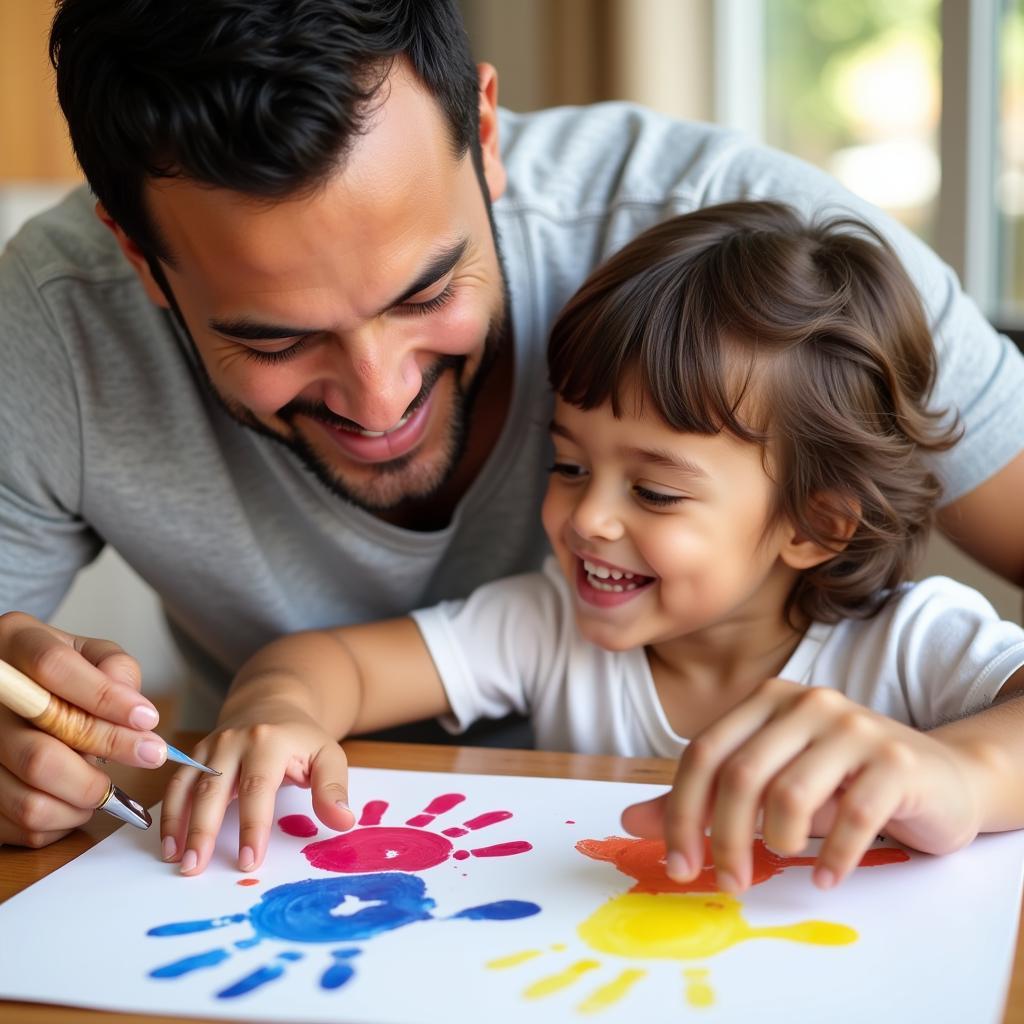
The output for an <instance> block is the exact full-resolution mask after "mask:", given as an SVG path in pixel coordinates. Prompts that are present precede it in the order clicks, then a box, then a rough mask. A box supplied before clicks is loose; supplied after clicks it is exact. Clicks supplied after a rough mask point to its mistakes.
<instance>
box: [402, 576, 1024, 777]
mask: <svg viewBox="0 0 1024 1024" xmlns="http://www.w3.org/2000/svg"><path fill="white" fill-rule="evenodd" d="M572 601H573V598H572V595H571V594H570V592H569V588H568V585H567V584H566V582H565V579H564V577H563V576H562V573H561V571H560V570H559V568H558V564H557V562H555V560H554V559H553V558H549V559H548V560H547V562H546V563H545V565H544V569H543V571H542V572H538V573H528V574H525V575H521V576H512V577H509V578H507V579H502V580H497V581H496V582H494V583H490V584H487V585H486V586H483V587H481V588H480V589H478V590H476V591H475V592H474V593H473V594H471V595H470V596H469V597H468V598H467V599H465V600H461V601H445V602H442V603H441V604H438V605H435V606H434V607H432V608H426V609H421V610H420V611H417V612H414V613H413V618H414V619H415V620H416V623H417V625H418V626H419V629H420V632H421V633H422V634H423V637H424V639H425V641H426V643H427V646H428V648H429V649H430V654H431V656H432V657H433V659H434V663H435V664H436V666H437V668H438V671H439V673H440V675H441V679H442V681H443V683H444V686H445V689H446V691H447V693H448V699H449V702H450V703H451V706H452V715H451V716H450V717H446V718H445V719H443V724H444V725H445V727H446V728H448V729H450V730H451V731H452V732H460V731H462V730H463V729H465V728H467V727H468V726H469V725H470V724H472V723H473V722H474V721H476V720H477V719H478V718H484V717H487V718H498V717H501V716H502V715H505V714H507V713H508V712H510V711H518V712H519V713H521V714H524V715H529V716H530V717H531V719H532V721H533V729H534V735H535V738H536V743H537V746H538V747H539V748H541V749H543V750H567V751H577V752H580V753H588V754H620V755H625V756H630V757H652V756H653V757H673V758H674V757H678V756H679V754H680V752H681V751H682V749H683V747H684V746H685V745H686V742H687V738H686V737H682V736H679V735H677V734H676V733H675V732H674V731H673V730H672V728H671V726H670V725H669V723H668V720H667V719H666V717H665V713H664V711H663V710H662V707H661V703H660V701H659V700H658V695H657V693H656V691H655V687H654V680H653V678H652V676H651V671H650V668H649V666H648V663H647V657H646V654H645V653H644V651H643V649H641V648H636V649H634V650H630V651H605V650H603V649H602V648H600V647H597V646H596V645H594V644H592V643H590V642H589V641H587V640H585V639H583V638H582V637H581V636H580V635H579V633H578V632H577V630H576V625H575V621H574V618H573V606H572ZM1022 665H1024V629H1021V627H1020V626H1017V625H1015V624H1014V623H1012V622H1005V621H1002V620H1000V618H999V616H998V615H997V614H996V612H995V609H993V608H992V606H991V605H990V604H989V603H988V601H986V600H985V598H984V597H982V596H981V594H979V593H978V592H977V591H975V590H972V589H971V588H969V587H965V586H964V585H963V584H960V583H956V582H954V581H953V580H950V579H947V578H945V577H942V576H936V577H932V578H930V579H926V580H923V581H922V582H920V583H916V584H906V585H904V586H903V587H901V588H900V590H899V591H898V593H897V594H896V595H895V596H894V597H893V598H892V600H890V601H889V602H888V603H887V604H886V605H885V606H884V607H883V608H882V610H881V611H879V612H878V613H877V614H876V615H875V616H874V617H873V618H870V619H866V620H860V619H845V620H843V621H841V622H838V623H836V624H834V625H827V624H825V623H820V622H815V623H813V624H812V625H811V627H810V628H809V629H808V630H807V633H806V634H805V635H804V638H803V640H801V642H800V644H799V646H798V647H797V649H796V650H795V651H794V652H793V655H792V657H791V658H790V659H789V661H788V662H787V663H786V666H785V667H784V668H783V669H782V671H781V672H780V673H779V675H780V676H781V677H782V678H784V679H791V680H794V681H796V682H800V683H803V684H805V685H807V686H828V687H832V688H833V689H836V690H840V691H842V692H843V693H844V694H846V696H848V697H849V698H850V699H851V700H853V701H856V702H857V703H858V704H862V705H864V706H866V707H870V708H872V709H874V710H875V711H879V712H881V713H882V714H885V715H888V716H889V717H891V718H895V719H897V720H898V721H901V722H904V723H906V724H908V725H911V726H914V727H916V728H919V729H929V728H932V727H934V726H937V725H940V724H942V723H943V722H946V721H950V720H952V719H956V718H962V717H963V716H964V715H969V714H972V713H974V712H977V711H980V710H982V709H983V708H985V707H987V706H988V705H989V704H991V702H992V701H993V699H994V698H995V697H996V695H997V694H998V692H999V689H1000V687H1001V686H1002V685H1003V683H1004V682H1006V680H1007V679H1008V678H1009V677H1010V676H1011V675H1013V673H1014V672H1015V671H1016V670H1017V669H1018V668H1020V667H1021V666H1022Z"/></svg>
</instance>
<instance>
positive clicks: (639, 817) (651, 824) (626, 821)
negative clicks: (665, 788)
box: [622, 793, 668, 839]
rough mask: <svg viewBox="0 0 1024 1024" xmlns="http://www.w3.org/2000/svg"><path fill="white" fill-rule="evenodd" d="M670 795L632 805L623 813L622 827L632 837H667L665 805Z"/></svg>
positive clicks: (665, 794)
mask: <svg viewBox="0 0 1024 1024" xmlns="http://www.w3.org/2000/svg"><path fill="white" fill-rule="evenodd" d="M667 800H668V794H667V793H664V794H662V795H661V796H656V797H655V798H654V799H653V800H644V801H643V803H639V804H630V806H629V807H627V808H626V809H625V810H624V811H623V812H622V827H623V828H624V829H625V830H626V831H627V832H628V833H629V834H630V835H631V836H639V837H640V838H641V839H661V838H663V837H664V835H665V803H666V801H667Z"/></svg>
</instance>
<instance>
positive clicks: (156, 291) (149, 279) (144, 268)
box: [96, 203, 170, 309]
mask: <svg viewBox="0 0 1024 1024" xmlns="http://www.w3.org/2000/svg"><path fill="white" fill-rule="evenodd" d="M96 216H97V217H99V219H100V220H101V221H102V222H103V224H105V225H106V226H107V227H108V228H109V229H110V231H111V233H112V234H113V236H114V238H116V239H117V245H118V248H120V250H121V252H122V253H123V254H124V258H125V259H126V260H127V261H128V262H129V263H130V264H131V266H132V269H133V270H134V271H135V273H136V274H137V275H138V277H139V280H140V281H141V282H142V287H143V288H144V289H145V290H146V295H147V296H149V299H150V301H151V302H153V303H154V304H155V305H157V306H160V307H161V308H162V309H168V308H169V307H170V304H169V303H168V301H167V296H166V295H164V290H163V289H162V288H161V287H160V285H158V284H157V283H156V281H155V280H154V278H153V273H152V271H151V270H150V269H149V261H148V260H147V259H146V257H145V256H144V255H143V252H142V250H141V249H140V248H139V247H138V246H137V245H136V244H135V243H134V242H133V241H132V240H131V239H130V238H129V237H128V236H127V235H126V234H125V233H124V231H123V230H122V228H121V225H120V224H118V223H117V221H116V220H114V218H113V217H111V216H110V214H109V213H108V212H107V208H106V207H105V206H104V205H103V204H102V203H97V204H96Z"/></svg>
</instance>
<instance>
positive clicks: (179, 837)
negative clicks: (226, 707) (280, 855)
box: [160, 703, 355, 875]
mask: <svg viewBox="0 0 1024 1024" xmlns="http://www.w3.org/2000/svg"><path fill="white" fill-rule="evenodd" d="M194 756H195V758H196V759H197V760H199V761H202V763H203V764H206V765H208V766H209V767H211V768H216V769H217V770H218V771H220V772H222V773H223V774H221V775H219V776H218V775H207V774H205V773H202V772H199V771H197V770H196V769H195V768H179V769H178V770H177V771H176V772H175V773H174V775H173V777H172V778H171V781H170V782H169V783H168V786H167V794H166V796H165V797H164V803H163V809H162V813H161V815H160V834H161V837H162V841H163V856H164V860H168V861H181V871H182V874H185V875H197V874H199V873H200V872H201V871H202V870H203V869H204V868H205V867H206V865H207V864H208V863H209V861H210V857H211V856H212V854H213V848H214V844H215V842H216V839H217V833H218V832H219V831H220V827H221V824H222V822H223V820H224V812H225V811H226V810H227V806H228V804H229V803H230V802H231V800H232V799H233V798H234V797H235V796H236V795H237V797H238V822H239V827H238V867H239V868H240V869H241V870H242V871H251V870H253V869H255V868H257V867H259V865H260V864H261V863H262V862H263V857H264V855H265V854H266V850H267V842H268V840H269V837H270V828H271V825H272V823H273V820H274V800H275V797H276V795H277V790H278V787H279V786H280V785H281V784H282V782H285V781H288V782H292V783H294V784H296V785H299V786H303V787H306V788H311V789H312V791H313V792H312V795H313V810H314V811H315V813H316V816H317V817H318V818H319V819H320V820H321V821H322V822H323V823H324V824H325V825H327V826H328V827H329V828H332V829H336V830H337V831H339V832H340V831H344V830H345V829H349V828H351V827H352V825H353V824H354V823H355V819H354V817H353V815H352V812H351V811H350V810H349V808H348V792H347V784H348V762H347V761H346V759H345V754H344V753H343V752H342V749H341V747H340V746H339V745H338V742H337V740H335V739H334V737H332V736H330V735H329V734H328V733H326V732H324V731H323V729H321V728H320V726H319V725H318V724H317V723H316V722H315V721H313V720H312V719H311V718H310V717H309V716H308V715H305V714H304V713H303V712H301V711H300V710H298V709H297V708H294V707H292V706H289V705H287V704H284V703H278V704H275V705H270V706H268V705H266V704H263V705H258V706H255V707H253V708H251V709H246V710H245V711H242V712H237V713H235V714H233V715H231V716H229V717H227V718H224V717H223V716H222V720H221V721H220V723H219V724H218V726H217V728H216V730H215V731H214V732H212V733H211V734H210V735H209V736H207V737H206V738H205V739H204V740H202V742H200V743H199V744H198V745H197V746H196V748H195V751H194Z"/></svg>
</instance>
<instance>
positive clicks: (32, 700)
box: [0, 661, 50, 719]
mask: <svg viewBox="0 0 1024 1024" xmlns="http://www.w3.org/2000/svg"><path fill="white" fill-rule="evenodd" d="M49 702H50V694H49V692H48V691H47V690H44V689H43V688H42V687H41V686H40V685H39V684H38V683H36V682H34V681H33V680H31V679H29V677H28V676H27V675H25V674H24V673H23V672H19V671H18V670H17V669H16V668H15V667H14V666H13V665H8V664H7V662H6V661H0V704H3V705H5V706H6V707H9V708H10V709H11V710H12V711H13V712H14V713H15V714H16V715H21V717H22V718H30V719H31V718H36V717H37V716H38V715H40V714H41V713H42V712H43V711H45V710H46V706H47V704H49Z"/></svg>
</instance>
